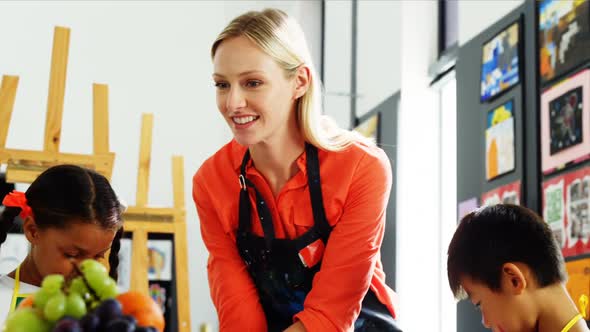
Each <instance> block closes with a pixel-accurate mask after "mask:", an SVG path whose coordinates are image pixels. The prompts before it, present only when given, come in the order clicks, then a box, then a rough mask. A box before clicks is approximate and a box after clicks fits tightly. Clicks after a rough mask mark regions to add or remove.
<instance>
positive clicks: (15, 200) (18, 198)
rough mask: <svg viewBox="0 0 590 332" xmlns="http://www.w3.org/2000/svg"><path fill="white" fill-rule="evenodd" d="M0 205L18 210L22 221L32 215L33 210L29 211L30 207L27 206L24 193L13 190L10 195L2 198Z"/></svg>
mask: <svg viewBox="0 0 590 332" xmlns="http://www.w3.org/2000/svg"><path fill="white" fill-rule="evenodd" d="M2 205H4V206H10V207H17V208H20V217H21V218H22V219H23V220H24V219H26V218H27V217H28V216H32V215H33V210H31V207H30V206H29V204H27V197H26V196H25V193H23V192H21V191H16V190H13V191H12V192H11V193H9V194H8V195H6V196H4V200H3V201H2Z"/></svg>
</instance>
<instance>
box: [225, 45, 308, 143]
mask: <svg viewBox="0 0 590 332" xmlns="http://www.w3.org/2000/svg"><path fill="white" fill-rule="evenodd" d="M213 67H214V74H213V80H214V81H215V86H216V89H217V107H218V108H219V111H220V112H221V115H223V117H224V118H225V120H226V121H227V123H228V125H229V127H230V129H231V130H232V132H233V134H234V137H235V139H236V141H238V143H240V144H242V145H245V146H250V145H255V144H258V143H261V142H266V143H268V142H269V141H272V140H273V138H276V137H280V136H281V135H285V133H287V132H288V131H289V130H291V129H292V128H295V129H296V128H297V127H296V117H295V101H296V99H297V98H299V97H300V96H302V95H303V93H305V90H306V87H304V88H303V89H302V87H301V82H300V80H299V79H298V75H297V74H296V75H294V77H292V78H290V77H287V76H286V74H285V71H284V70H283V69H282V68H281V67H279V65H278V64H277V63H276V62H275V61H274V60H273V59H272V58H271V57H270V56H268V55H267V54H266V53H264V52H263V51H262V50H261V49H260V48H258V47H257V46H256V45H255V44H254V43H252V42H251V41H250V40H249V39H248V38H246V37H235V38H230V39H228V40H224V41H223V42H222V43H221V44H220V45H219V47H218V48H217V51H216V53H215V57H214V58H213ZM305 70H307V69H305ZM305 74H307V71H305ZM294 124H295V125H294Z"/></svg>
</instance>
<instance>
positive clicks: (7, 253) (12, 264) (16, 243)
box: [0, 233, 30, 274]
mask: <svg viewBox="0 0 590 332" xmlns="http://www.w3.org/2000/svg"><path fill="white" fill-rule="evenodd" d="M29 247H30V244H29V241H27V238H26V237H25V235H24V234H13V233H8V234H7V235H6V241H4V243H2V247H1V248H0V274H7V273H9V272H12V271H13V270H14V269H16V268H17V267H18V266H19V265H20V263H21V262H22V261H23V260H24V259H25V257H27V255H28V253H29Z"/></svg>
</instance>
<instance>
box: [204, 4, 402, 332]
mask: <svg viewBox="0 0 590 332" xmlns="http://www.w3.org/2000/svg"><path fill="white" fill-rule="evenodd" d="M211 56H212V59H213V66H214V74H213V80H214V82H215V86H216V88H217V106H218V108H219V111H220V112H221V115H222V116H223V118H224V119H225V120H226V121H227V123H228V125H229V127H230V128H231V130H232V132H233V134H234V139H233V140H232V141H231V142H229V143H228V144H227V145H225V146H224V147H222V148H221V149H220V150H219V151H218V152H216V153H215V154H214V155H213V156H212V157H211V158H209V159H208V160H207V161H206V162H205V163H204V164H203V165H202V166H201V168H200V169H199V170H198V171H197V173H196V174H195V176H194V178H193V198H194V200H195V204H196V207H197V211H198V213H199V217H200V222H201V233H202V236H203V241H204V242H205V245H206V246H207V249H208V250H209V262H208V265H207V269H208V275H209V286H210V289H211V297H212V299H213V303H214V304H215V306H216V308H217V312H218V315H219V322H220V330H221V331H238V330H239V331H288V332H296V331H399V330H398V329H397V328H396V327H395V321H394V320H393V318H394V317H395V310H394V307H395V306H394V302H395V301H394V299H395V294H394V292H393V291H392V290H391V289H390V288H389V287H388V286H387V285H386V284H385V275H384V273H383V268H382V265H381V259H380V255H379V249H380V246H381V241H382V238H383V229H384V227H385V208H386V205H387V201H388V199H389V193H390V188H391V181H392V180H391V166H390V164H389V160H388V159H387V157H386V155H385V153H384V152H383V150H381V149H379V148H378V147H376V146H375V145H374V144H372V143H370V142H367V141H365V140H364V139H362V138H360V137H359V136H357V135H355V134H353V133H351V132H349V131H346V130H342V129H339V128H337V127H336V126H334V125H332V124H330V122H328V121H325V119H322V118H321V116H320V114H321V109H320V105H321V94H320V92H321V91H320V82H319V79H318V76H317V74H316V72H315V69H314V67H313V64H312V61H311V57H310V53H309V51H308V48H307V45H306V42H305V38H304V35H303V32H302V31H301V28H300V27H299V25H298V24H297V23H296V22H295V21H294V20H293V19H291V18H289V17H288V16H287V15H286V14H285V13H283V12H282V11H279V10H274V9H267V10H264V11H262V12H248V13H246V14H243V15H241V16H239V17H237V18H235V19H234V20H233V21H232V22H231V23H230V24H229V25H228V26H227V27H226V28H225V29H224V30H223V31H222V32H221V34H220V35H219V37H218V38H217V40H216V41H215V42H214V43H213V46H212V49H211ZM392 254H393V253H392Z"/></svg>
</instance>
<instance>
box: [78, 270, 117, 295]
mask: <svg viewBox="0 0 590 332" xmlns="http://www.w3.org/2000/svg"><path fill="white" fill-rule="evenodd" d="M84 277H85V278H86V282H88V285H89V286H90V288H92V289H93V290H94V292H96V294H97V295H99V296H100V294H102V293H104V289H106V288H108V287H109V280H111V278H110V277H109V276H108V275H106V274H102V273H100V272H97V271H94V270H92V271H89V272H87V273H84Z"/></svg>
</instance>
